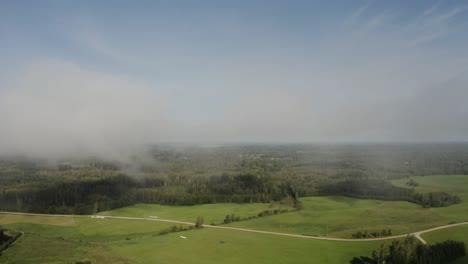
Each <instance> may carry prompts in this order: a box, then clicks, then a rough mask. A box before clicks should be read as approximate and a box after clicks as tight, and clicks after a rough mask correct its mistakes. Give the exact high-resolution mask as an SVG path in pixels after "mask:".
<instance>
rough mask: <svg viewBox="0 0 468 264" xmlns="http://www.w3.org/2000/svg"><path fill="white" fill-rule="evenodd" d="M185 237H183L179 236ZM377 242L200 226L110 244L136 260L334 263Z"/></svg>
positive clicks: (363, 252)
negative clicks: (181, 231) (276, 234)
mask: <svg viewBox="0 0 468 264" xmlns="http://www.w3.org/2000/svg"><path fill="white" fill-rule="evenodd" d="M180 235H184V236H187V239H182V238H180ZM379 244H380V242H358V243H353V242H335V241H320V240H312V239H301V238H290V237H280V236H274V235H267V234H255V233H248V232H238V231H233V230H218V229H210V228H204V229H203V230H194V231H189V232H183V233H176V234H169V235H166V236H162V237H146V238H144V239H142V240H141V241H138V242H137V241H135V242H134V243H125V242H122V241H119V242H115V243H111V244H110V247H111V248H112V250H114V252H115V253H116V254H119V255H120V256H123V257H127V258H129V259H133V260H135V261H136V262H137V263H265V264H270V263H336V264H338V263H339V264H344V263H348V262H349V260H350V259H351V258H352V257H354V256H356V255H369V254H370V253H371V251H372V250H373V249H375V248H376V247H378V245H379Z"/></svg>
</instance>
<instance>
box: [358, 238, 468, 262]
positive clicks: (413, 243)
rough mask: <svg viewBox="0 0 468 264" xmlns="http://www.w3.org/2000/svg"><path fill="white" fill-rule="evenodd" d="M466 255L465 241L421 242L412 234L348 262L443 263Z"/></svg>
mask: <svg viewBox="0 0 468 264" xmlns="http://www.w3.org/2000/svg"><path fill="white" fill-rule="evenodd" d="M465 255H466V248H465V243H463V242H458V241H453V240H447V241H445V242H441V243H436V244H434V245H424V244H421V243H420V242H419V241H418V240H417V239H416V238H415V237H414V236H407V237H406V238H405V239H404V240H394V241H392V243H391V244H390V245H388V246H386V245H385V244H383V245H381V246H380V248H379V249H377V250H374V251H373V252H372V255H371V256H361V257H355V258H353V259H352V260H351V261H350V264H445V263H449V262H451V261H453V260H456V259H458V258H460V257H463V256H465Z"/></svg>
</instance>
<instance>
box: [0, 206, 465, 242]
mask: <svg viewBox="0 0 468 264" xmlns="http://www.w3.org/2000/svg"><path fill="white" fill-rule="evenodd" d="M0 214H9V215H24V216H44V217H79V218H94V219H96V220H99V219H103V218H110V219H123V220H136V221H157V222H166V223H174V224H182V225H194V223H191V222H184V221H177V220H170V219H161V218H144V217H127V216H110V215H99V216H94V215H56V214H33V213H17V212H0ZM467 224H468V222H462V223H456V224H449V225H443V226H438V227H434V228H430V229H426V230H421V231H418V232H413V233H409V234H404V235H396V236H387V237H377V238H360V239H356V238H336V237H322V236H306V235H299V234H291V233H280V232H270V231H262V230H256V229H247V228H238V227H229V226H220V225H203V227H206V228H218V229H227V230H235V231H242V232H251V233H259V234H269V235H277V236H288V237H297V238H305V239H317V240H330V241H347V242H364V241H378V240H388V239H395V238H402V237H405V236H407V235H414V236H415V237H416V238H418V239H419V240H420V241H421V242H422V243H423V244H427V242H426V241H425V240H424V239H423V238H422V237H421V235H422V234H424V233H428V232H432V231H436V230H440V229H445V228H450V227H454V226H460V225H467Z"/></svg>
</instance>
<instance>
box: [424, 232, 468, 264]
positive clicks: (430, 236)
mask: <svg viewBox="0 0 468 264" xmlns="http://www.w3.org/2000/svg"><path fill="white" fill-rule="evenodd" d="M422 238H423V239H424V240H426V241H427V242H428V243H436V242H443V241H445V240H449V239H451V240H457V241H463V242H465V246H468V225H463V226H456V227H451V228H447V229H442V230H437V231H434V232H429V233H426V234H423V235H422ZM466 263H468V256H465V257H463V258H460V259H458V260H457V261H455V262H453V264H466Z"/></svg>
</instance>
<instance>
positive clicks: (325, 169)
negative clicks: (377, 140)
mask: <svg viewBox="0 0 468 264" xmlns="http://www.w3.org/2000/svg"><path fill="white" fill-rule="evenodd" d="M433 174H468V144H465V143H459V144H455V143H454V144H373V145H372V144H362V145H346V144H343V145H326V144H285V145H278V144H277V145H273V144H270V145H269V144H258V145H222V146H209V147H203V146H177V145H158V146H153V147H148V148H147V149H146V150H145V151H142V152H140V153H134V154H132V155H129V156H128V158H127V159H124V160H105V159H103V158H93V159H66V158H64V159H63V160H61V161H48V160H34V159H31V158H27V157H1V158H0V210H5V211H25V212H41V213H67V214H68V213H70V214H92V213H95V212H98V211H102V210H108V209H113V208H118V207H121V206H125V205H131V204H135V203H160V204H170V205H191V204H204V203H219V202H236V203H249V202H270V201H279V200H282V199H285V198H289V199H290V200H292V201H293V202H294V203H295V202H297V201H298V198H299V197H304V196H314V195H346V196H351V197H358V198H372V199H382V200H403V201H409V202H413V203H417V204H420V205H422V206H425V207H438V206H448V205H451V204H454V203H458V202H460V199H459V198H458V197H456V196H452V195H451V194H448V193H425V194H423V193H417V192H415V191H414V190H413V189H412V186H410V185H408V188H401V187H395V186H393V185H392V184H391V183H390V182H388V180H391V179H398V178H407V177H410V176H413V175H433ZM413 184H414V183H413Z"/></svg>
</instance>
